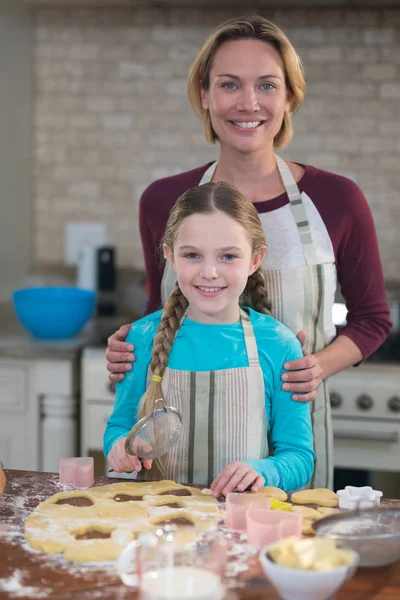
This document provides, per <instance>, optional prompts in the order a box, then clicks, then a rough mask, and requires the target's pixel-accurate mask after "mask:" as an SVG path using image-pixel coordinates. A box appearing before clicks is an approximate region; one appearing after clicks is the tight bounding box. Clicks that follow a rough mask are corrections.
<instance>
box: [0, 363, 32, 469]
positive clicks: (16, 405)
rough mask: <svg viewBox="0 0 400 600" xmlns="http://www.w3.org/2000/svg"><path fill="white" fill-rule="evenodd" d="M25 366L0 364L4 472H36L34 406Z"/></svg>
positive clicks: (0, 444)
mask: <svg viewBox="0 0 400 600" xmlns="http://www.w3.org/2000/svg"><path fill="white" fill-rule="evenodd" d="M30 376H31V369H30V365H29V363H27V362H22V361H21V362H20V361H1V362H0V460H2V461H3V463H4V466H5V467H6V468H7V469H27V470H37V469H38V466H39V465H38V454H39V452H38V451H39V440H38V434H37V432H38V421H39V411H38V402H37V398H36V397H35V395H34V394H33V395H32V393H31V391H30V390H31V386H30Z"/></svg>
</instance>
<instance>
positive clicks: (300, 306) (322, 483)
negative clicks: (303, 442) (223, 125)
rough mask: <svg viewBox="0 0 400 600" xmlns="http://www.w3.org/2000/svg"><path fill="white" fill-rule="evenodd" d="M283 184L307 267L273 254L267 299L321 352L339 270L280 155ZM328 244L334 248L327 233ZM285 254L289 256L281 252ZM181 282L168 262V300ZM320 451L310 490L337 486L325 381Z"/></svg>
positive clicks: (330, 332)
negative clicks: (320, 248)
mask: <svg viewBox="0 0 400 600" xmlns="http://www.w3.org/2000/svg"><path fill="white" fill-rule="evenodd" d="M276 161H277V166H278V169H279V173H280V176H281V178H282V182H283V184H284V186H285V189H286V193H287V195H288V198H289V201H290V211H289V213H288V219H292V221H293V227H294V228H295V229H294V231H297V233H298V236H299V239H300V242H301V244H300V252H302V253H303V257H304V261H303V262H304V266H298V267H295V268H285V267H282V265H280V264H279V257H278V258H277V259H276V264H271V261H269V259H268V253H267V256H266V259H265V261H264V263H263V267H264V274H265V278H266V283H267V289H268V295H269V298H270V300H271V303H272V314H273V316H274V317H275V318H276V319H278V320H279V321H281V322H282V323H284V324H285V325H286V326H287V327H289V329H291V330H292V331H293V332H294V333H296V334H297V333H298V332H299V331H300V330H304V331H305V332H306V334H307V343H306V347H307V350H308V351H309V352H311V353H314V352H317V351H319V350H322V349H323V348H325V347H326V346H327V344H329V343H330V342H331V341H332V339H333V338H334V336H335V333H336V332H335V328H334V326H333V323H332V306H333V302H334V297H335V291H336V281H337V278H336V267H335V259H334V254H333V250H332V251H331V252H330V253H329V254H328V256H327V257H326V258H324V260H321V253H319V254H318V252H317V251H316V250H317V246H316V243H315V241H314V238H315V237H316V234H315V232H314V231H313V230H312V228H311V227H310V223H309V218H308V212H306V207H305V200H307V202H308V205H307V209H308V210H312V209H313V210H314V212H315V211H316V208H315V206H314V205H313V203H312V202H311V200H310V199H309V198H308V197H307V198H302V195H301V194H300V190H299V188H298V185H297V183H296V181H295V179H294V177H293V175H292V173H291V171H290V169H289V167H288V166H287V165H286V163H285V161H283V160H282V159H281V158H280V157H279V156H276ZM216 166H217V163H213V164H212V165H211V166H210V167H209V168H208V169H207V171H206V172H205V173H204V175H203V177H202V179H201V181H200V183H199V185H202V184H204V183H208V182H209V181H211V180H212V178H213V175H214V172H215V169H216ZM268 215H269V213H264V214H260V215H259V216H260V220H261V222H262V224H263V228H264V231H265V233H266V235H267V240H268V232H267V231H266V225H267V224H268ZM324 235H325V237H326V242H327V243H326V245H329V246H331V243H330V239H329V235H328V232H327V231H326V230H325V232H324ZM282 254H284V253H282ZM175 282H176V275H175V271H174V270H173V269H171V268H170V267H169V265H168V263H167V262H166V264H165V269H164V274H163V279H162V283H161V295H162V299H163V301H164V300H165V299H166V298H168V297H169V295H170V294H171V291H172V289H173V287H174V285H175ZM310 410H311V418H312V425H313V433H314V450H315V453H316V457H317V458H316V462H315V470H314V475H313V477H312V480H311V482H310V486H311V487H328V488H331V489H332V487H333V430H332V419H331V411H330V403H329V393H328V389H327V384H326V382H325V381H324V382H323V383H322V385H321V387H320V389H319V392H318V395H317V398H316V399H315V400H314V402H311V403H310Z"/></svg>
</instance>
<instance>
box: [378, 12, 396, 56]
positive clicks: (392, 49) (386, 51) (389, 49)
mask: <svg viewBox="0 0 400 600" xmlns="http://www.w3.org/2000/svg"><path fill="white" fill-rule="evenodd" d="M399 12H400V11H399ZM380 51H381V56H382V59H383V60H384V61H388V62H390V63H394V64H396V65H400V44H397V45H396V46H394V45H392V46H383V47H382V48H381V49H380Z"/></svg>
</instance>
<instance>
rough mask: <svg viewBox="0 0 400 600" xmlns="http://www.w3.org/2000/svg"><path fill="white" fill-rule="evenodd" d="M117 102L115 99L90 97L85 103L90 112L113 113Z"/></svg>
mask: <svg viewBox="0 0 400 600" xmlns="http://www.w3.org/2000/svg"><path fill="white" fill-rule="evenodd" d="M114 107H115V102H114V99H113V98H102V97H101V96H98V97H89V98H87V99H86V101H85V108H86V110H87V111H88V112H111V111H112V110H114Z"/></svg>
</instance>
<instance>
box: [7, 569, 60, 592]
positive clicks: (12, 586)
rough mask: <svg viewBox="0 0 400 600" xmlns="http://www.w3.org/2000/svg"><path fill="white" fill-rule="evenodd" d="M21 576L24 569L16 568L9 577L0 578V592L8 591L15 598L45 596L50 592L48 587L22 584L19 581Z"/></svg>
mask: <svg viewBox="0 0 400 600" xmlns="http://www.w3.org/2000/svg"><path fill="white" fill-rule="evenodd" d="M23 576H24V571H22V570H21V569H16V570H15V571H14V573H13V575H12V576H11V577H7V578H6V579H0V592H1V591H3V592H8V593H9V594H12V595H13V597H15V598H27V597H29V596H34V597H35V598H47V597H48V596H49V594H51V591H52V590H51V589H49V588H40V589H39V588H34V587H31V586H29V587H26V586H24V585H23V584H22V582H21V580H22V579H23Z"/></svg>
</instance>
